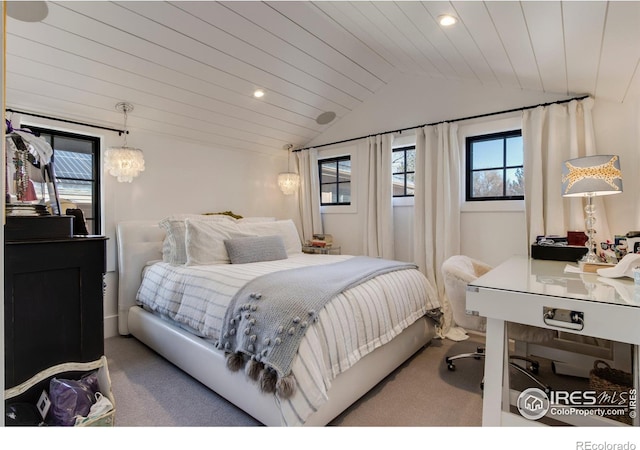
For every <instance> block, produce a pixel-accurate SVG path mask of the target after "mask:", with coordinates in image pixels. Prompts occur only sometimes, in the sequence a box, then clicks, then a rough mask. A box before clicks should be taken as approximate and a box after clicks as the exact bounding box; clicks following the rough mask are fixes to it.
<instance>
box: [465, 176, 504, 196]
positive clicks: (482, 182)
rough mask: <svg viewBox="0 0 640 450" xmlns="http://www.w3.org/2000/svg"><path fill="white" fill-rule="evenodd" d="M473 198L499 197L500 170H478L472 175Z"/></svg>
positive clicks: (500, 186)
mask: <svg viewBox="0 0 640 450" xmlns="http://www.w3.org/2000/svg"><path fill="white" fill-rule="evenodd" d="M472 182H473V191H472V196H473V197H474V198H479V197H501V196H502V195H503V193H502V191H503V189H502V188H503V181H502V170H480V171H478V172H474V173H473V177H472Z"/></svg>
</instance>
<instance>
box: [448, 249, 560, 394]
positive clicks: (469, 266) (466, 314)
mask: <svg viewBox="0 0 640 450" xmlns="http://www.w3.org/2000/svg"><path fill="white" fill-rule="evenodd" d="M491 269H492V267H491V266H489V265H488V264H486V263H484V262H482V261H478V260H476V259H473V258H470V257H468V256H464V255H455V256H452V257H450V258H449V259H447V260H446V261H445V262H444V263H443V264H442V275H443V276H444V285H445V295H446V296H447V298H448V299H449V303H450V305H451V309H452V311H453V320H454V323H455V326H458V327H461V328H463V329H466V330H473V331H477V332H480V333H484V332H485V330H486V318H484V317H481V316H479V315H477V314H476V313H474V312H472V311H468V310H467V309H466V294H467V285H468V284H469V283H470V282H472V281H474V280H475V279H476V278H478V277H480V276H482V275H484V274H485V273H487V272H488V271H489V270H491ZM556 334H557V333H556V332H555V331H553V330H547V329H541V328H536V327H531V326H528V325H520V324H515V323H509V324H508V335H509V337H510V338H511V339H514V340H515V341H520V340H524V341H526V342H536V343H544V342H550V341H552V340H553V339H554V338H555V337H556ZM484 356H485V355H484V348H483V347H478V349H477V350H476V351H475V352H472V353H462V354H459V355H453V356H447V357H446V358H445V362H446V364H447V367H448V368H449V370H455V364H454V361H455V360H457V359H463V358H475V359H482V358H484ZM510 360H520V361H525V362H526V363H527V367H526V368H525V367H522V366H521V365H519V364H516V363H515V362H513V361H510V362H509V365H510V367H512V368H513V369H515V370H516V371H518V372H520V373H522V374H524V375H526V376H527V377H528V378H530V379H531V380H532V381H533V382H535V383H536V384H537V385H538V386H540V387H541V389H543V390H545V391H547V392H549V391H550V390H551V388H550V387H549V386H547V385H545V384H543V383H542V382H540V381H539V380H538V379H537V378H536V377H535V376H534V375H535V374H537V373H538V368H539V363H538V362H537V361H535V360H533V359H530V358H528V357H527V356H516V355H512V356H511V357H510ZM482 386H484V381H483V384H482Z"/></svg>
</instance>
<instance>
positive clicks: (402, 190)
mask: <svg viewBox="0 0 640 450" xmlns="http://www.w3.org/2000/svg"><path fill="white" fill-rule="evenodd" d="M391 172H392V177H393V196H394V197H413V195H414V192H415V179H416V147H415V145H412V146H410V147H401V148H394V149H393V153H392V156H391Z"/></svg>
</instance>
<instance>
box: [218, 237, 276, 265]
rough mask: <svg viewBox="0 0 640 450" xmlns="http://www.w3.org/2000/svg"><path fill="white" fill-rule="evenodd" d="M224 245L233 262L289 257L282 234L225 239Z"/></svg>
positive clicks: (240, 262)
mask: <svg viewBox="0 0 640 450" xmlns="http://www.w3.org/2000/svg"><path fill="white" fill-rule="evenodd" d="M224 246H225V247H226V249H227V253H228V254H229V260H231V264H246V263H252V262H261V261H275V260H278V259H287V251H286V249H285V246H284V240H283V239H282V236H255V237H253V236H252V237H243V238H236V239H225V241H224Z"/></svg>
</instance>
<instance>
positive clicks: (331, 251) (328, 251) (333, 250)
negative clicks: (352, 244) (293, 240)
mask: <svg viewBox="0 0 640 450" xmlns="http://www.w3.org/2000/svg"><path fill="white" fill-rule="evenodd" d="M302 252H303V253H315V254H317V255H339V254H340V247H336V246H331V247H313V246H311V245H303V246H302Z"/></svg>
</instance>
